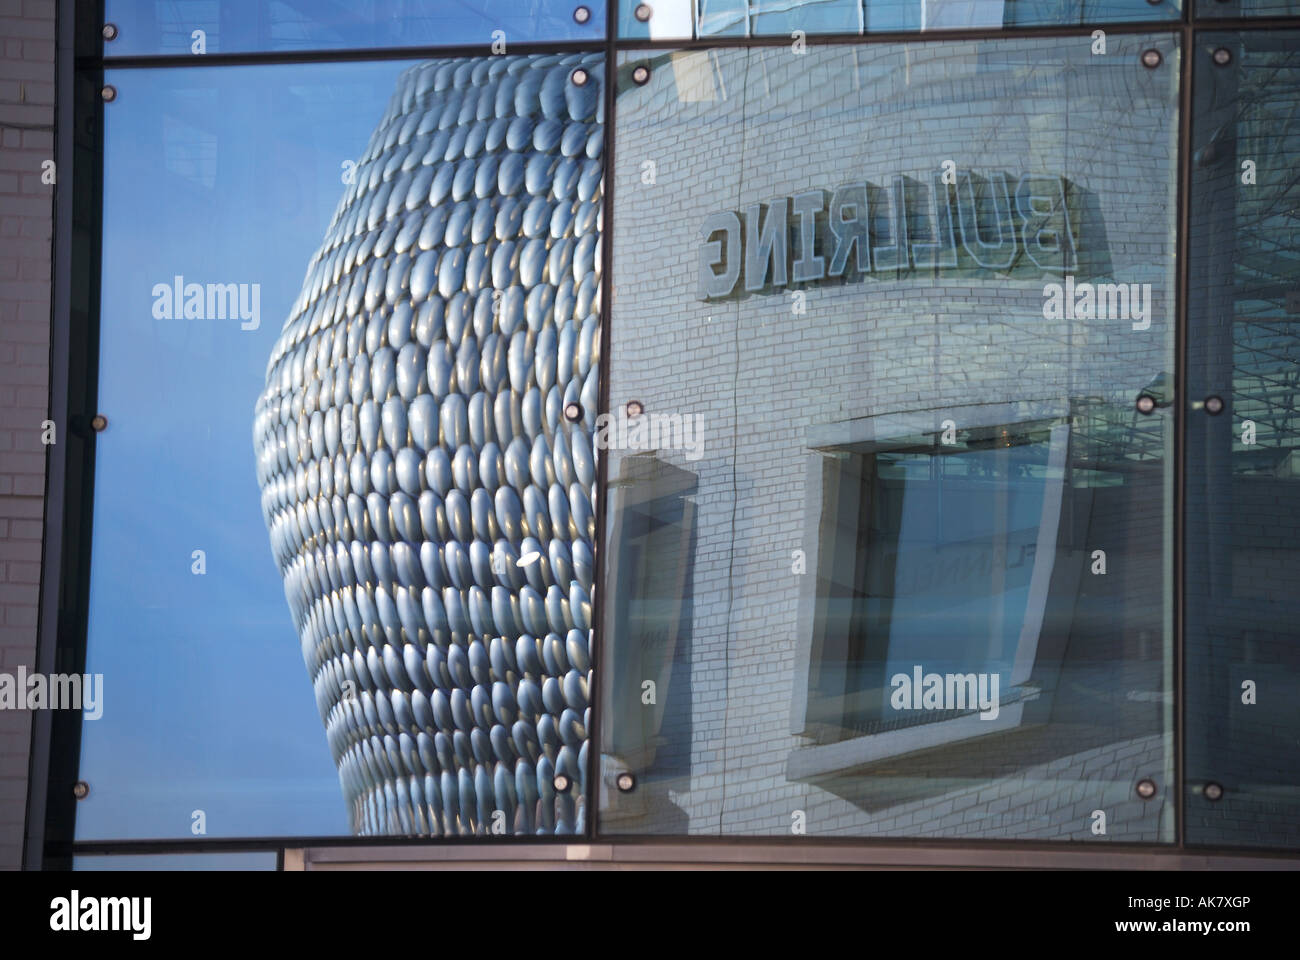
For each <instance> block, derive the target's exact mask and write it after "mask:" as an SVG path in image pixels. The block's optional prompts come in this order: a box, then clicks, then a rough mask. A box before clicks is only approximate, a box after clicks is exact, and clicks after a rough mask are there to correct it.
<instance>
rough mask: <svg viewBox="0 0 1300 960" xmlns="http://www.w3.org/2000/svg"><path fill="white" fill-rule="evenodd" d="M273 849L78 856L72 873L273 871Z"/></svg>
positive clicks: (274, 856)
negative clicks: (91, 871) (86, 871)
mask: <svg viewBox="0 0 1300 960" xmlns="http://www.w3.org/2000/svg"><path fill="white" fill-rule="evenodd" d="M275 865H276V854H275V851H274V850H241V851H239V852H238V853H132V854H118V853H110V854H102V855H101V854H80V855H78V856H75V857H73V858H72V869H73V870H204V871H207V870H274V869H275Z"/></svg>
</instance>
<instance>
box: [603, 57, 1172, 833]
mask: <svg viewBox="0 0 1300 960" xmlns="http://www.w3.org/2000/svg"><path fill="white" fill-rule="evenodd" d="M1144 57H1145V60H1144ZM1179 57H1180V51H1179V47H1178V46H1177V44H1176V43H1175V42H1173V41H1172V40H1171V38H1169V37H1163V36H1147V35H1126V36H1112V37H1111V38H1110V40H1109V46H1108V49H1107V53H1106V54H1105V55H1104V56H1102V55H1099V54H1095V53H1093V52H1092V50H1091V49H1090V46H1089V44H1088V43H1087V42H1081V41H1080V40H1079V39H1074V38H1067V39H1035V40H1020V39H1014V40H1013V39H1003V40H991V41H983V40H981V41H945V42H942V43H931V44H916V45H906V46H904V45H896V44H878V45H870V46H863V47H857V48H855V47H848V46H841V45H835V46H824V47H809V48H808V50H807V52H806V53H803V54H796V53H794V52H793V51H791V50H790V49H788V48H786V47H765V48H756V49H726V50H715V51H699V52H696V51H692V52H682V53H662V52H658V51H655V52H646V53H638V52H636V51H630V52H628V53H626V54H624V55H623V61H622V64H621V69H620V78H621V83H620V87H619V90H618V97H617V101H616V109H617V113H616V127H615V136H616V140H617V143H618V149H617V152H616V154H615V156H616V167H615V170H614V190H615V197H616V201H617V203H616V207H615V219H614V248H613V264H614V267H613V269H614V289H615V296H616V299H615V304H614V309H613V314H612V331H611V340H612V343H613V354H612V358H611V386H610V406H611V414H612V415H613V416H614V418H615V421H614V424H613V426H612V428H611V430H610V431H609V436H608V437H607V440H608V446H609V453H608V455H609V457H610V466H609V471H610V476H611V477H614V476H619V477H622V476H624V468H623V465H624V464H625V463H628V462H630V461H632V460H635V459H636V458H639V457H642V456H645V455H646V453H645V451H647V450H654V451H655V453H654V455H655V456H656V457H658V458H661V459H663V460H664V461H666V462H667V463H668V464H670V465H671V466H673V467H675V468H678V469H681V470H686V471H690V472H691V473H692V474H693V475H694V476H696V477H698V481H697V484H696V486H695V488H694V489H693V490H692V491H691V492H690V493H689V494H684V495H685V496H687V497H688V499H690V500H691V501H693V508H694V509H693V513H694V518H695V519H694V526H695V529H694V534H693V536H694V540H693V544H692V546H691V554H690V561H691V562H690V565H689V568H688V570H687V572H686V574H685V581H684V585H683V593H684V596H685V597H686V598H687V601H688V603H689V607H688V609H687V612H685V613H684V614H679V613H678V611H677V608H675V607H674V608H673V617H672V618H668V619H666V620H665V622H664V623H663V624H662V625H663V626H665V627H669V626H670V625H675V629H676V636H673V635H672V634H671V633H670V635H669V636H668V637H667V640H666V642H664V643H662V644H659V645H657V646H656V647H654V650H655V651H657V652H658V654H659V655H660V656H662V657H664V658H666V659H670V660H680V661H681V663H680V665H678V666H674V665H672V664H671V663H666V662H661V663H653V662H651V663H647V649H646V648H645V647H643V646H640V645H634V644H633V643H632V641H631V638H629V637H627V635H626V632H625V629H624V627H623V625H622V623H621V622H620V621H618V620H617V619H615V618H616V617H617V613H616V611H618V610H620V609H622V606H621V604H622V603H623V602H627V603H631V602H633V601H632V600H630V599H627V598H624V600H623V601H615V602H613V603H612V604H609V605H606V606H605V608H604V611H605V616H606V620H605V624H606V634H605V635H606V638H607V640H608V645H607V646H606V647H605V649H606V651H607V656H606V658H605V660H604V661H603V669H604V670H605V672H604V673H602V675H601V678H602V679H603V680H604V681H605V682H606V683H607V684H608V686H607V688H606V689H605V691H604V693H603V696H604V697H605V698H606V701H607V702H609V703H611V704H612V705H613V706H612V708H611V710H610V712H609V714H608V717H607V720H606V727H605V728H603V730H602V732H603V733H604V734H605V738H604V739H602V740H601V743H602V745H603V746H602V764H603V765H604V771H605V775H604V777H603V780H602V782H603V783H604V784H605V785H606V788H605V793H604V795H603V796H604V801H603V802H604V804H605V808H604V809H605V811H606V814H607V816H609V817H610V818H611V819H614V820H616V822H617V823H618V824H619V826H620V828H621V829H622V830H624V831H625V832H681V831H685V832H690V833H714V832H722V833H744V834H759V835H789V834H790V833H791V832H792V830H794V832H795V833H799V832H800V831H805V830H806V831H807V832H808V833H810V834H819V835H879V834H896V835H906V836H947V837H980V838H988V837H1019V838H1050V839H1061V840H1096V841H1099V842H1104V841H1106V840H1112V839H1122V840H1130V841H1148V842H1160V841H1169V840H1172V839H1174V834H1173V830H1172V827H1173V819H1172V816H1171V813H1172V810H1171V807H1170V803H1169V799H1170V798H1169V792H1170V791H1171V790H1172V788H1173V739H1172V737H1173V711H1172V694H1173V670H1172V651H1173V648H1172V637H1173V634H1172V590H1173V576H1172V571H1173V549H1172V544H1173V492H1174V483H1173V463H1174V459H1173V444H1174V433H1173V430H1172V423H1173V412H1172V410H1171V408H1170V401H1171V394H1172V391H1171V387H1170V380H1171V378H1172V374H1173V370H1174V364H1175V351H1174V335H1175V290H1176V284H1175V279H1176V278H1175V246H1174V241H1175V229H1174V224H1175V202H1174V201H1175V190H1174V184H1175V171H1176V153H1175V148H1176V139H1175V131H1176V129H1177V119H1178V118H1177V70H1178V62H1179ZM638 70H640V71H641V72H640V73H637V72H636V71H638ZM639 80H640V81H644V82H638V81H639ZM1103 129H1104V130H1105V131H1106V134H1105V142H1107V143H1110V142H1113V143H1114V144H1115V145H1116V148H1115V149H1109V148H1108V149H1099V148H1098V131H1099V130H1103ZM1112 138H1113V141H1112ZM812 145H817V147H816V148H815V149H810V147H811V146H812ZM633 251H635V252H633ZM629 404H631V405H632V409H631V411H629V410H628V405H629ZM623 421H626V424H624V423H623ZM638 427H640V430H639V432H638ZM636 475H637V474H635V473H634V474H633V476H634V477H635V476H636ZM630 483H631V484H635V483H636V481H635V480H632V481H630ZM632 489H634V487H633V488H632ZM607 496H608V497H609V498H610V509H611V526H610V527H609V528H608V529H609V530H610V537H611V539H609V540H608V541H607V548H608V551H609V553H610V554H611V556H613V557H617V558H619V561H620V562H621V560H622V558H623V556H624V550H625V538H626V536H627V534H626V532H625V531H626V530H627V529H629V524H630V519H626V518H627V517H628V515H629V511H630V510H632V507H630V506H628V505H626V502H627V501H628V500H629V498H630V497H631V490H630V489H629V482H623V483H620V484H619V485H617V486H613V487H611V489H610V490H609V492H608V494H607ZM615 589H616V590H618V591H621V590H622V589H623V586H622V584H619V585H617V586H616V587H615ZM625 654H627V655H630V656H635V657H637V658H639V660H638V662H639V663H640V665H641V666H640V674H636V673H635V672H634V671H629V670H626V669H624V668H623V667H622V666H621V665H620V658H621V657H622V656H624V655H625ZM678 675H681V677H683V678H688V679H687V680H686V682H682V680H681V679H679V678H678ZM660 676H672V677H674V679H673V682H672V685H671V687H670V689H669V690H667V691H665V692H664V693H665V696H666V699H667V702H666V704H658V703H656V704H655V709H656V710H659V711H661V712H662V714H663V715H664V716H665V717H668V716H674V717H679V718H682V721H683V722H681V724H680V726H675V727H668V726H667V725H662V726H661V725H652V726H650V727H645V726H643V725H639V724H638V722H637V720H636V716H635V715H636V710H637V709H638V708H640V709H647V710H648V709H650V706H649V705H646V706H644V707H641V706H640V705H641V703H642V698H643V697H644V684H645V683H646V682H647V681H655V680H656V678H657V677H660ZM656 692H658V691H656ZM628 705H631V706H628ZM627 723H630V724H631V726H630V727H629V728H625V727H624V726H623V724H627ZM629 730H630V731H632V733H631V734H629ZM643 730H644V731H645V732H646V733H647V734H650V735H653V736H657V737H659V738H660V739H663V738H668V739H669V740H670V741H671V739H672V738H673V737H681V738H683V739H682V741H681V742H680V743H676V744H674V743H671V742H664V743H660V744H658V746H657V749H655V750H653V751H651V750H649V749H648V747H646V746H644V745H642V744H639V743H637V742H636V736H635V733H636V732H637V731H643ZM629 740H631V741H632V742H631V743H629ZM665 756H666V757H669V758H671V759H670V762H668V763H667V764H664V765H661V763H660V759H659V758H661V757H665ZM635 758H641V762H640V763H639V764H638V762H637V759H635ZM647 758H652V759H647ZM625 769H630V770H631V772H632V774H633V775H634V777H635V778H636V781H637V786H636V788H635V790H634V791H632V793H631V794H630V795H629V794H628V793H627V792H626V791H622V790H619V789H618V788H617V786H616V784H617V780H618V775H619V773H620V772H622V771H624V770H625ZM1140 783H1142V784H1144V786H1143V787H1142V790H1143V791H1145V790H1146V786H1145V784H1146V783H1150V784H1153V785H1154V788H1155V792H1154V795H1149V796H1146V797H1144V796H1142V794H1141V793H1139V787H1138V785H1139V784H1140ZM611 784H614V786H613V787H611V786H609V785H611ZM627 804H633V805H635V806H636V809H638V810H639V811H640V813H639V816H636V817H629V816H627V815H625V812H624V808H625V805H627Z"/></svg>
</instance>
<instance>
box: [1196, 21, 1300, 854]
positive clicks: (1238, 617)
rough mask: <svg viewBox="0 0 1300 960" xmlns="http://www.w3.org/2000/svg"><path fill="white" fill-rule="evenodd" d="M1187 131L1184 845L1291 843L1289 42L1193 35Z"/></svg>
mask: <svg viewBox="0 0 1300 960" xmlns="http://www.w3.org/2000/svg"><path fill="white" fill-rule="evenodd" d="M1199 40H1200V43H1199V48H1198V50H1197V51H1196V56H1197V58H1198V61H1197V65H1196V66H1197V69H1196V77H1197V83H1196V85H1195V87H1194V88H1193V89H1194V95H1195V101H1194V113H1193V117H1192V144H1191V149H1192V158H1193V160H1192V203H1191V231H1190V233H1191V237H1190V239H1191V251H1190V266H1191V283H1190V288H1189V291H1188V292H1189V297H1188V320H1189V325H1190V326H1189V338H1188V408H1189V410H1188V414H1187V417H1188V424H1187V554H1186V555H1187V597H1188V605H1187V682H1188V690H1187V787H1186V790H1187V795H1186V798H1185V802H1186V805H1187V831H1188V837H1189V838H1190V839H1193V840H1196V841H1198V842H1201V843H1214V844H1231V845H1235V844H1243V845H1263V846H1269V845H1273V846H1286V847H1295V846H1296V845H1297V844H1300V758H1298V757H1297V756H1296V751H1295V740H1296V723H1297V711H1296V706H1295V697H1294V694H1295V691H1296V689H1297V684H1298V683H1300V644H1297V628H1296V624H1297V622H1298V621H1297V613H1300V564H1298V563H1297V556H1296V538H1295V536H1293V534H1292V531H1291V523H1292V521H1293V518H1294V517H1295V516H1296V513H1297V506H1300V493H1297V483H1300V476H1298V475H1297V471H1296V470H1295V469H1294V468H1293V465H1294V464H1296V463H1297V457H1300V454H1298V453H1296V448H1297V446H1300V438H1298V437H1297V433H1296V429H1297V423H1296V400H1297V396H1296V389H1295V382H1296V370H1297V364H1300V343H1298V342H1297V338H1298V337H1300V185H1297V182H1296V169H1297V158H1298V157H1300V90H1298V89H1297V83H1298V82H1300V32H1298V31H1294V30H1292V31H1277V32H1270V33H1265V34H1254V33H1244V32H1242V33H1206V34H1201V35H1200V36H1199Z"/></svg>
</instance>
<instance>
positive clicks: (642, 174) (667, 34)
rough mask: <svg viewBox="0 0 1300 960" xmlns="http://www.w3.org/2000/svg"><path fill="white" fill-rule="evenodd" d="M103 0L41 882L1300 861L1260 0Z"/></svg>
mask: <svg viewBox="0 0 1300 960" xmlns="http://www.w3.org/2000/svg"><path fill="white" fill-rule="evenodd" d="M106 6H107V10H106V13H105V16H106V19H107V20H108V21H111V22H112V23H113V24H114V26H115V28H116V29H115V30H113V31H106V32H105V33H104V39H103V41H102V42H100V41H99V40H98V39H97V41H96V45H97V47H99V48H100V52H101V54H102V59H101V60H99V61H96V60H95V58H86V57H83V58H82V59H81V60H80V61H79V63H78V69H79V70H80V71H81V76H82V77H83V79H85V80H87V81H93V84H94V87H93V89H94V90H95V100H94V102H93V103H92V104H88V105H84V106H83V108H82V109H83V111H84V114H85V116H86V117H87V118H88V119H89V120H90V121H95V120H99V121H102V132H101V133H99V134H98V136H99V137H100V139H99V141H97V142H96V143H95V144H94V148H93V149H94V156H95V157H96V162H97V163H98V164H102V175H99V172H98V171H97V175H96V177H95V178H93V180H94V183H93V187H92V186H90V185H87V186H86V187H85V189H84V192H82V193H79V194H78V200H77V202H78V204H79V205H80V206H79V208H78V209H79V210H80V211H81V215H82V216H83V217H84V218H86V219H87V220H89V221H91V222H93V224H94V226H93V243H92V244H90V245H89V246H88V247H86V248H85V250H89V251H90V252H89V254H87V256H88V260H87V261H86V263H85V268H86V271H87V275H88V276H93V277H94V278H95V282H94V283H93V284H90V285H88V286H87V287H86V289H87V290H90V291H94V293H93V297H94V303H93V304H92V309H91V313H92V317H91V319H90V320H89V323H90V327H89V329H88V330H87V331H86V335H87V337H88V341H87V342H89V343H92V344H94V348H93V349H94V351H95V352H96V353H97V368H98V376H97V401H96V404H97V410H98V412H99V413H100V414H101V415H102V417H103V418H105V419H104V420H103V421H102V422H98V423H96V424H95V425H94V430H95V431H96V432H95V433H94V434H93V439H94V453H95V456H94V457H93V471H90V470H87V471H85V472H84V475H79V476H78V477H77V478H75V480H74V482H73V483H72V484H71V485H70V491H71V492H70V493H69V502H70V504H71V505H72V506H71V507H70V509H71V510H73V511H76V510H80V511H82V513H81V514H80V516H82V518H83V520H84V522H85V524H86V529H87V530H89V531H91V532H93V537H91V538H90V546H89V547H88V548H85V549H84V556H83V557H82V558H81V559H79V560H76V561H74V563H79V564H81V566H80V567H79V568H77V570H78V571H79V572H77V573H75V577H76V580H75V582H76V583H81V584H88V586H86V587H85V592H86V596H85V599H84V601H76V600H75V598H74V599H68V600H67V601H66V602H65V603H64V604H63V605H62V606H61V609H62V611H63V612H62V615H61V620H60V623H59V624H58V637H59V641H58V642H59V645H60V646H59V650H60V651H62V652H63V653H62V654H61V655H62V656H65V657H66V662H67V663H81V662H82V661H80V660H79V659H78V657H80V656H81V655H82V654H83V653H84V670H85V674H86V678H87V680H86V682H87V683H90V682H91V680H92V679H94V680H96V681H97V683H96V685H95V686H94V688H93V689H95V690H97V691H98V700H97V702H96V703H95V704H94V705H93V708H92V702H91V699H90V698H89V693H88V691H89V690H90V689H92V688H91V687H87V688H86V689H87V699H86V702H85V709H83V710H82V711H81V719H80V724H79V730H78V731H77V732H76V736H75V737H73V738H71V739H67V738H65V737H64V735H63V734H61V733H60V734H56V736H55V740H54V742H53V743H52V744H51V745H50V747H49V749H50V750H52V751H54V752H56V753H57V752H58V751H60V750H63V751H66V752H67V754H68V756H69V757H75V758H76V772H77V780H78V781H81V789H80V790H79V792H78V794H77V797H78V798H77V800H76V806H75V817H70V818H65V819H66V822H64V821H59V822H58V823H53V824H52V825H51V828H50V829H51V833H52V835H55V834H59V832H60V831H62V832H63V834H66V836H67V838H68V839H69V840H71V841H73V845H72V847H71V849H72V850H73V852H74V853H76V854H77V855H76V862H75V865H76V867H77V868H78V869H96V868H98V867H103V866H114V865H115V864H114V863H113V862H112V861H115V860H118V859H120V858H121V857H122V856H126V855H135V854H139V853H140V851H139V850H136V849H134V848H131V847H130V844H131V843H132V842H134V841H141V840H168V841H173V843H172V844H171V845H170V846H169V847H168V849H167V850H166V851H165V852H163V851H161V848H160V849H159V850H158V851H155V850H154V849H153V848H150V850H149V853H150V857H149V858H146V859H148V860H149V862H153V858H154V857H155V856H168V857H171V856H176V857H181V858H192V857H196V856H197V857H200V859H199V860H194V861H193V862H194V863H195V864H200V865H202V864H205V863H207V862H208V861H211V863H213V864H216V863H218V862H228V863H229V864H231V865H234V866H244V865H256V866H258V867H263V868H274V866H275V863H276V860H275V854H274V853H270V854H256V855H251V854H243V853H237V852H235V851H237V850H238V847H237V842H238V840H240V839H243V840H248V839H253V838H269V839H281V840H283V841H284V842H285V843H286V844H289V843H292V842H293V841H294V840H295V838H297V839H304V838H314V839H315V840H317V841H328V839H329V838H331V837H347V836H352V835H357V836H369V837H397V838H401V837H412V838H441V839H446V840H451V839H457V840H464V841H466V842H477V841H482V842H491V840H492V838H494V837H497V838H501V839H503V840H507V841H508V840H509V839H510V838H522V837H537V836H541V837H569V838H584V837H585V838H588V839H595V838H611V839H617V838H620V837H628V838H632V837H646V836H656V837H683V838H698V837H727V838H735V837H751V838H755V839H773V838H778V837H782V838H789V839H790V842H798V838H801V837H817V838H839V839H843V840H846V841H854V840H857V841H864V840H873V839H891V840H900V839H902V840H943V841H963V842H967V843H972V844H973V843H988V842H1000V843H1014V842H1035V843H1046V844H1049V845H1051V846H1052V847H1053V848H1059V849H1062V850H1065V849H1067V848H1068V847H1069V845H1070V844H1072V843H1073V844H1080V845H1082V844H1088V845H1104V844H1111V843H1114V844H1130V845H1141V846H1142V847H1143V848H1150V849H1153V850H1157V851H1160V850H1174V849H1182V848H1191V847H1198V846H1200V847H1206V846H1212V847H1223V848H1243V849H1251V850H1260V849H1267V850H1285V851H1300V764H1298V763H1297V762H1296V759H1295V750H1294V746H1295V743H1296V738H1297V737H1298V736H1300V714H1297V712H1296V711H1295V709H1294V707H1293V706H1292V701H1293V700H1294V696H1293V693H1294V690H1295V689H1296V686H1297V683H1300V673H1298V669H1300V664H1298V662H1297V657H1298V655H1297V650H1300V646H1298V645H1297V638H1298V637H1300V632H1298V631H1297V628H1296V627H1295V625H1294V624H1295V622H1296V621H1297V616H1296V613H1297V611H1296V610H1295V609H1294V608H1295V607H1296V596H1297V594H1298V592H1300V558H1298V557H1297V556H1296V551H1295V549H1294V547H1293V544H1292V541H1293V539H1294V538H1293V537H1291V535H1290V524H1291V517H1292V516H1294V515H1296V514H1297V512H1298V511H1300V497H1298V495H1297V492H1296V488H1295V487H1294V486H1293V480H1294V479H1295V476H1296V475H1300V474H1297V471H1296V470H1295V469H1294V468H1295V466H1296V463H1295V457H1294V456H1293V455H1292V453H1293V448H1294V447H1295V446H1296V443H1295V442H1294V426H1295V425H1294V423H1293V420H1294V417H1295V409H1296V404H1297V396H1300V382H1297V380H1296V377H1295V369H1296V366H1297V363H1300V353H1298V350H1300V347H1298V346H1297V340H1296V322H1297V320H1298V319H1300V197H1298V195H1297V189H1300V188H1298V187H1297V185H1296V178H1295V170H1296V161H1297V156H1298V155H1300V125H1298V121H1297V107H1298V105H1300V19H1298V20H1296V22H1295V23H1294V24H1292V25H1288V24H1286V23H1281V24H1279V23H1278V22H1275V21H1274V20H1272V19H1271V20H1269V21H1268V22H1267V23H1266V24H1264V23H1260V24H1257V25H1252V24H1253V23H1255V21H1254V20H1253V19H1252V18H1256V17H1269V18H1276V19H1277V20H1282V19H1284V18H1287V17H1297V16H1300V11H1297V10H1296V9H1295V6H1294V4H1290V5H1288V4H1285V3H1283V4H1273V5H1269V4H1266V3H1263V2H1260V3H1246V2H1245V0H1243V2H1241V3H1236V2H1233V0H1229V2H1225V3H1220V2H1218V0H1197V2H1196V3H1195V4H1189V5H1186V6H1187V8H1186V9H1184V8H1183V7H1182V6H1180V5H1179V4H1177V3H1174V2H1171V0H1160V2H1155V3H1150V2H1147V0H1105V2H1102V3H1100V4H1087V5H1086V6H1085V5H1082V4H1080V3H1075V2H1066V3H1055V2H1048V0H1042V2H1034V3H1016V4H1003V3H1001V2H987V0H970V2H949V0H938V2H936V0H917V2H912V0H909V2H906V3H904V2H888V0H882V2H876V0H871V2H858V0H851V2H844V0H821V2H804V3H799V2H769V0H722V2H717V3H714V2H709V0H696V2H692V0H683V2H670V0H659V2H656V3H636V2H630V0H619V2H618V3H614V4H609V5H607V4H604V3H599V4H588V5H583V4H579V3H574V2H565V3H557V2H545V3H542V2H535V3H533V2H530V3H522V4H520V3H494V2H487V0H483V2H474V3H464V4H455V5H447V4H438V3H426V2H422V0H393V2H382V3H381V2H378V0H376V2H374V3H365V4H350V5H349V4H334V3H326V4H319V5H316V4H310V5H309V4H302V3H288V2H286V3H249V2H242V0H240V2H236V0H229V2H197V0H195V2H182V3H165V4H164V3H153V2H127V0H110V2H109V3H108V4H107V5H106ZM607 13H608V18H609V19H608V22H607ZM1022 27H1034V28H1036V29H1034V30H1032V31H1029V32H1027V33H1026V32H1024V31H1020V30H1019V29H1018V28H1022ZM1037 28H1045V29H1037ZM1202 28H1203V29H1202ZM97 29H98V28H97ZM936 31H938V32H940V33H941V35H938V36H925V35H924V34H925V33H927V32H930V33H934V32H936ZM196 33H197V34H198V35H197V36H196ZM110 34H111V36H110ZM200 48H201V49H200ZM452 48H454V49H452ZM206 54H230V55H231V56H230V57H228V58H225V59H224V60H222V59H220V58H218V59H216V60H213V61H211V62H206V63H205V62H203V61H202V57H203V56H204V55H206ZM158 56H170V59H168V60H162V61H158V60H154V59H152V58H155V57H158ZM100 66H102V68H103V71H102V75H101V74H100V73H98V72H97V70H98V68H99V67H100ZM92 127H95V124H94V123H93V122H92V123H91V126H90V127H87V129H90V128H92ZM96 129H98V128H96ZM88 184H89V181H88ZM81 255H83V252H82V251H81V250H80V248H79V252H78V256H81ZM68 576H72V574H68ZM47 580H51V573H50V572H48V571H47ZM56 588H57V584H54V583H53V582H51V585H50V586H49V587H48V588H47V589H56ZM63 589H64V591H65V593H67V594H68V596H69V597H72V596H73V594H75V593H76V592H77V590H76V589H72V588H70V587H68V585H67V583H65V584H64V587H63ZM76 603H83V604H84V606H83V607H77V606H76ZM304 668H305V670H304ZM51 782H52V783H53V776H52V778H51ZM65 786H66V785H55V788H56V789H59V790H63V789H65ZM200 837H202V838H207V842H208V843H209V844H211V843H212V842H213V841H214V840H215V841H221V840H224V841H226V842H227V843H230V844H232V846H231V847H230V851H231V852H230V853H228V854H227V853H213V852H211V851H210V849H209V848H205V849H204V851H202V852H193V851H192V852H189V853H178V852H176V851H175V847H177V846H182V847H183V846H184V844H185V843H186V841H189V840H191V839H194V838H200ZM114 843H120V844H122V845H123V846H122V849H121V850H120V851H115V853H114V855H111V856H106V855H105V850H106V849H108V846H110V845H112V844H114ZM77 844H82V845H83V846H82V848H81V849H80V852H78V847H77ZM246 846H257V844H247V845H246ZM223 856H228V857H233V858H234V859H231V860H229V861H218V860H213V859H212V858H214V857H223ZM249 857H251V858H252V859H248V858H249ZM268 858H269V859H268ZM134 862H143V861H129V860H123V861H122V863H123V864H124V865H129V864H130V863H134Z"/></svg>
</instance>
